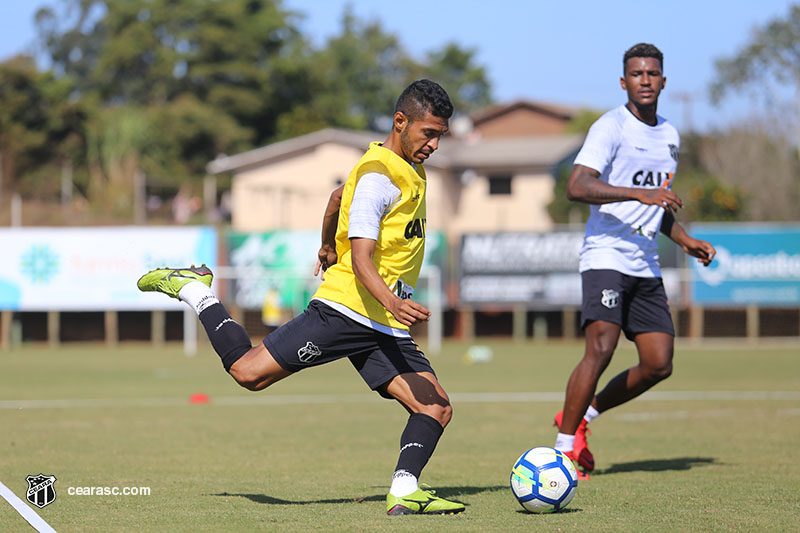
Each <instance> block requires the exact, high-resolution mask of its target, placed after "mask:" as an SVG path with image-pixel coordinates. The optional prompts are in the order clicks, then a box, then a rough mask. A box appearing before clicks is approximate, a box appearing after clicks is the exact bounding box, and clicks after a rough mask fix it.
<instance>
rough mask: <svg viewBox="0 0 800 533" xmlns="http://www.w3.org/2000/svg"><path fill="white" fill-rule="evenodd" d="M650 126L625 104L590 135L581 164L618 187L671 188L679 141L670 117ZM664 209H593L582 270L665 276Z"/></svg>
mask: <svg viewBox="0 0 800 533" xmlns="http://www.w3.org/2000/svg"><path fill="white" fill-rule="evenodd" d="M657 118H658V122H657V124H656V125H655V126H650V125H648V124H645V123H644V122H642V121H641V120H639V119H638V118H636V117H635V116H634V115H633V113H632V112H631V111H630V110H629V109H628V108H627V107H626V106H625V105H621V106H619V107H617V108H615V109H612V110H611V111H609V112H608V113H606V114H604V115H603V116H602V117H600V118H599V119H598V120H597V121H596V122H595V123H594V124H593V125H592V127H591V129H590V130H589V134H588V135H587V137H586V141H585V142H584V144H583V147H582V148H581V150H580V152H579V153H578V156H577V157H576V158H575V164H576V165H583V166H586V167H589V168H592V169H594V170H596V171H598V172H599V173H600V179H601V180H603V181H605V182H607V183H608V184H609V185H614V186H616V187H640V188H647V189H653V188H658V187H664V188H671V187H672V179H673V177H674V176H675V171H676V169H677V166H678V149H679V147H680V136H679V135H678V130H676V129H675V127H674V126H673V125H672V124H671V123H670V122H668V121H667V120H666V119H665V118H663V117H661V116H657ZM663 216H664V209H663V208H662V207H659V206H657V205H645V204H642V203H640V202H637V201H635V200H629V201H625V202H613V203H608V204H601V205H592V206H591V213H590V215H589V220H588V222H587V223H586V235H585V238H584V242H583V247H582V248H581V254H580V268H579V269H580V271H581V272H584V271H586V270H597V269H610V270H616V271H618V272H622V273H624V274H628V275H630V276H638V277H660V276H661V267H660V266H659V263H658V245H657V238H658V232H659V229H660V227H661V220H662V218H663Z"/></svg>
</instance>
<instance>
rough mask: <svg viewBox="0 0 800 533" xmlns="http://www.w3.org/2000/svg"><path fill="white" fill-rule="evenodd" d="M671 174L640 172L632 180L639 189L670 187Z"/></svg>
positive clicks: (650, 171) (649, 171)
mask: <svg viewBox="0 0 800 533" xmlns="http://www.w3.org/2000/svg"><path fill="white" fill-rule="evenodd" d="M674 175H675V174H672V173H670V172H653V171H652V170H640V171H639V172H637V173H636V174H634V175H633V178H631V182H632V183H633V184H634V185H636V186H637V187H648V186H649V187H661V186H662V185H664V186H665V187H668V186H669V184H670V182H671V181H672V176H674Z"/></svg>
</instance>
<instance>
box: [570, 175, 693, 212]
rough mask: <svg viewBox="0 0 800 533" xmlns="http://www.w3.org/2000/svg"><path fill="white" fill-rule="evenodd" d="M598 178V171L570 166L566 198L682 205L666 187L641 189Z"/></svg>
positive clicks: (675, 207)
mask: <svg viewBox="0 0 800 533" xmlns="http://www.w3.org/2000/svg"><path fill="white" fill-rule="evenodd" d="M599 178H600V172H598V171H597V170H595V169H593V168H590V167H586V166H583V165H575V166H574V167H572V174H570V176H569V181H567V198H569V199H570V200H572V201H573V202H584V203H587V204H609V203H612V202H624V201H626V200H636V201H638V202H641V203H643V204H648V205H660V206H662V207H664V208H666V209H678V208H680V207H683V202H682V201H681V199H680V197H678V195H677V194H675V193H674V192H672V191H670V190H668V189H666V188H658V189H641V188H636V187H617V186H614V185H609V184H608V183H606V182H605V181H602V180H600V179H599Z"/></svg>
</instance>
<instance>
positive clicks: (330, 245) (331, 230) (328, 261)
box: [314, 185, 344, 279]
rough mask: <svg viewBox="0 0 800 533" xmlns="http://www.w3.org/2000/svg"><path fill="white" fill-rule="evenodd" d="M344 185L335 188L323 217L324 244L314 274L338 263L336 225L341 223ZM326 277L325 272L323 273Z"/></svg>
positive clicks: (318, 254)
mask: <svg viewBox="0 0 800 533" xmlns="http://www.w3.org/2000/svg"><path fill="white" fill-rule="evenodd" d="M343 190H344V185H341V186H339V187H337V188H336V189H334V190H333V192H332V193H331V197H330V198H329V199H328V205H327V207H326V208H325V214H324V215H323V217H322V245H321V246H320V248H319V252H317V266H316V268H314V276H317V275H319V273H320V272H325V271H326V270H328V268H330V267H331V266H333V265H335V264H336V261H337V260H338V256H337V255H336V227H337V225H338V223H339V207H340V206H341V205H342V191H343ZM323 279H324V274H323Z"/></svg>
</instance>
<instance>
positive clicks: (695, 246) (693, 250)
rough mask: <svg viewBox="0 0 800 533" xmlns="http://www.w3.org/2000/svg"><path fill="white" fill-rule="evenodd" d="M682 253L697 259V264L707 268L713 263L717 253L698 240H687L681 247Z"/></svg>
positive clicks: (706, 243)
mask: <svg viewBox="0 0 800 533" xmlns="http://www.w3.org/2000/svg"><path fill="white" fill-rule="evenodd" d="M682 248H683V251H684V252H686V253H687V254H689V255H691V256H692V257H696V258H697V262H698V263H700V264H702V265H703V266H704V267H707V266H708V265H710V264H711V261H713V259H714V256H715V255H717V251H716V250H715V249H714V247H713V246H711V244H710V243H708V242H706V241H701V240H700V239H693V238H692V239H689V240H688V241H687V242H686V243H685V244H684V245H683V246H682Z"/></svg>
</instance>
